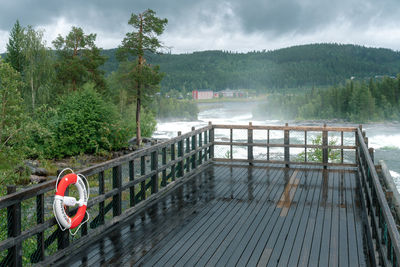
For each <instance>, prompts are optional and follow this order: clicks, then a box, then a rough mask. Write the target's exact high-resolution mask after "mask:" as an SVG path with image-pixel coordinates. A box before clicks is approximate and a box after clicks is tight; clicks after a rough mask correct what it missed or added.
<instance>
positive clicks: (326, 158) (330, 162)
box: [213, 122, 357, 168]
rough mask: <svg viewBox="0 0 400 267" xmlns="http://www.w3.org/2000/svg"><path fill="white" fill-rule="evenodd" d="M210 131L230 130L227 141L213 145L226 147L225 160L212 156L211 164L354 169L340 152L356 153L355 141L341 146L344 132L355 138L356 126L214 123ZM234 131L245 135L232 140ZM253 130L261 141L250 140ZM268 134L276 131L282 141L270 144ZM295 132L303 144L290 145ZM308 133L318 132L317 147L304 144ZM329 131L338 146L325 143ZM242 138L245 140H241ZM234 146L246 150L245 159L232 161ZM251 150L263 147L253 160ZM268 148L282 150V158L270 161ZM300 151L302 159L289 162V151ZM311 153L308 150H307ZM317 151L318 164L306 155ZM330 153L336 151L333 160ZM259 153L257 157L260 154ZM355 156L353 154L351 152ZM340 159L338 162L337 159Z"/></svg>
mask: <svg viewBox="0 0 400 267" xmlns="http://www.w3.org/2000/svg"><path fill="white" fill-rule="evenodd" d="M213 128H214V129H215V130H217V129H221V130H223V129H226V130H230V137H229V138H226V139H228V140H214V145H215V146H229V150H227V151H228V152H229V153H228V154H227V155H229V158H226V157H225V158H224V157H217V156H216V157H214V161H218V162H226V161H236V162H244V163H246V162H247V163H249V164H250V165H252V164H254V163H278V164H285V165H286V166H289V165H290V164H307V165H318V164H319V165H323V166H324V167H325V168H326V167H328V166H347V167H356V166H357V165H356V160H355V157H354V158H353V159H347V160H348V161H347V162H345V159H344V151H345V150H351V151H354V152H355V151H356V149H357V146H356V144H355V143H356V142H355V141H356V140H355V139H356V138H355V137H354V145H345V144H344V135H343V134H344V133H345V132H347V133H354V134H353V135H354V136H355V135H356V132H357V127H332V126H327V125H326V124H324V125H323V126H295V125H293V126H289V125H288V124H287V123H286V124H285V125H283V126H280V125H273V126H263V125H253V124H252V123H251V122H250V123H249V124H248V125H220V124H216V125H213ZM236 130H247V136H246V137H244V136H242V138H241V139H239V140H236V141H234V140H233V132H234V131H236ZM255 131H259V132H261V133H262V132H264V135H263V136H264V138H263V139H262V140H254V133H255ZM271 131H280V132H281V133H282V134H283V138H280V140H282V139H283V140H282V141H283V143H276V142H271V140H272V138H271V137H270V132H271ZM298 132H303V133H304V140H303V143H300V144H299V143H291V141H290V140H291V139H290V138H291V134H292V133H298ZM309 132H312V133H316V132H319V133H321V135H322V136H321V144H309V143H307V133H309ZM329 132H335V133H340V144H331V143H330V142H329V136H328V133H329ZM245 139H247V140H246V141H247V142H246V141H245ZM234 147H247V152H248V153H247V158H235V157H234V156H233V152H234V150H233V148H234ZM255 148H266V149H265V150H262V151H263V153H261V154H263V155H262V156H261V159H260V158H256V156H257V155H255V153H254V149H255ZM270 148H283V149H284V153H283V155H282V156H283V159H280V158H278V159H276V158H275V159H271V153H270ZM299 148H301V149H304V151H303V152H302V153H303V155H304V160H301V159H298V158H296V159H295V160H293V159H291V157H292V156H293V155H291V154H290V149H299ZM310 149H311V150H312V151H309V150H310ZM317 150H319V151H320V154H321V155H320V156H321V159H320V161H319V162H316V161H310V160H308V157H307V155H308V154H310V153H311V154H318V153H313V151H314V152H315V151H317ZM332 150H337V151H340V155H337V158H334V157H331V156H330V151H332ZM261 154H260V153H259V155H261ZM354 154H355V153H354ZM264 155H265V156H266V159H265V158H263V157H264ZM339 157H340V160H339Z"/></svg>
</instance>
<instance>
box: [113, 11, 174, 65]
mask: <svg viewBox="0 0 400 267" xmlns="http://www.w3.org/2000/svg"><path fill="white" fill-rule="evenodd" d="M167 23H168V20H167V19H160V18H158V17H156V12H154V11H153V10H151V9H147V10H145V11H144V12H143V13H140V14H131V18H130V19H129V21H128V24H129V25H131V26H132V27H133V29H134V30H133V31H132V32H128V33H127V34H126V37H125V38H124V39H123V40H122V45H121V46H120V47H119V48H118V50H117V56H118V58H119V60H120V61H124V60H126V59H127V58H128V56H129V55H130V56H134V57H136V56H144V53H145V52H151V53H155V52H156V51H157V50H158V49H159V48H160V47H161V43H160V41H159V40H158V39H157V36H159V35H161V34H162V33H163V32H164V29H165V25H166V24H167Z"/></svg>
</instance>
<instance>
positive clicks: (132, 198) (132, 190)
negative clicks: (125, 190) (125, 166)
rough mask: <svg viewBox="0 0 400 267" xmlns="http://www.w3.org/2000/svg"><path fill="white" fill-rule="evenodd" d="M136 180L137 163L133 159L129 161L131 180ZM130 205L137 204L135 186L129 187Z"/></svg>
mask: <svg viewBox="0 0 400 267" xmlns="http://www.w3.org/2000/svg"><path fill="white" fill-rule="evenodd" d="M134 180H135V163H134V161H133V160H130V161H129V181H131V182H132V181H134ZM129 206H130V207H133V206H135V186H134V185H132V186H131V187H130V188H129Z"/></svg>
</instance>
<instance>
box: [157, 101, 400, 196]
mask: <svg viewBox="0 0 400 267" xmlns="http://www.w3.org/2000/svg"><path fill="white" fill-rule="evenodd" d="M256 104H257V103H256V102H223V103H199V104H198V105H199V109H200V113H199V116H198V120H197V121H184V120H177V121H165V122H163V121H159V122H158V123H157V130H156V132H155V133H154V135H153V137H155V138H171V137H175V136H177V133H178V131H182V133H186V132H189V131H190V130H191V127H192V126H194V127H196V129H197V128H200V127H202V126H205V125H207V124H208V122H209V121H211V122H212V123H213V124H248V123H249V121H251V122H252V123H253V125H283V124H284V123H285V122H288V123H289V124H290V125H300V124H305V123H306V124H307V125H312V124H315V125H321V124H322V123H315V122H299V121H296V122H294V121H293V122H291V121H281V120H260V119H253V115H252V112H251V111H252V108H253V107H254V105H256ZM328 125H332V126H333V125H343V123H328ZM346 126H357V125H355V124H348V123H347V124H346ZM363 129H365V131H366V133H367V136H368V139H369V147H373V148H374V149H375V160H376V162H377V161H378V160H384V161H385V163H386V165H387V166H388V168H389V169H390V173H391V175H392V177H393V179H394V181H395V183H396V185H397V189H398V190H399V191H400V124H399V123H368V124H364V125H363ZM226 137H228V136H226Z"/></svg>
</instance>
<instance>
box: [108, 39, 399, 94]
mask: <svg viewBox="0 0 400 267" xmlns="http://www.w3.org/2000/svg"><path fill="white" fill-rule="evenodd" d="M115 51H116V50H115V49H110V50H104V51H103V53H104V54H105V55H106V56H108V61H107V62H106V64H105V65H104V67H103V69H104V70H105V71H106V72H107V73H110V72H112V71H114V70H116V69H117V67H118V61H117V60H116V58H115ZM149 59H150V61H151V62H150V63H152V64H157V65H160V68H161V71H163V72H165V73H166V76H165V77H164V79H163V81H162V87H161V89H162V91H164V90H165V91H169V90H171V89H177V90H180V91H190V90H192V89H199V88H211V89H214V90H219V89H225V88H232V89H235V88H246V89H257V90H265V89H282V88H297V87H304V86H312V85H315V86H325V85H333V84H337V83H341V82H343V81H344V80H345V79H349V78H350V77H352V76H354V77H356V78H360V79H364V78H369V77H374V76H376V75H387V76H396V74H397V73H399V72H400V52H396V51H393V50H390V49H383V48H367V47H362V46H356V45H340V44H310V45H301V46H294V47H289V48H283V49H279V50H274V51H255V52H249V53H232V52H227V51H204V52H194V53H190V54H180V55H173V54H161V55H151V56H150V57H149Z"/></svg>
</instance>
